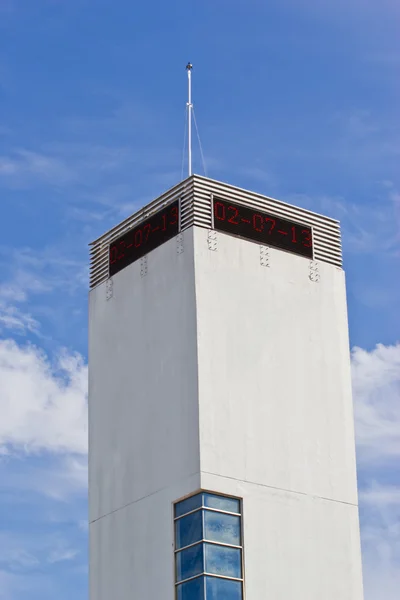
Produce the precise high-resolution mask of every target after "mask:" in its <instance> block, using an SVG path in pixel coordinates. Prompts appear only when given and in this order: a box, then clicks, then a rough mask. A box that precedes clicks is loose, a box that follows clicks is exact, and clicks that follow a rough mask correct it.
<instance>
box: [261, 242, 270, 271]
mask: <svg viewBox="0 0 400 600" xmlns="http://www.w3.org/2000/svg"><path fill="white" fill-rule="evenodd" d="M260 265H261V266H262V267H269V266H270V263H269V248H268V246H260Z"/></svg>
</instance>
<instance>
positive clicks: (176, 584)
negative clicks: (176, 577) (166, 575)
mask: <svg viewBox="0 0 400 600" xmlns="http://www.w3.org/2000/svg"><path fill="white" fill-rule="evenodd" d="M203 575H204V573H198V575H193V576H192V577H188V578H187V579H182V581H176V582H175V587H177V586H178V585H181V584H182V583H187V582H188V581H192V580H193V579H198V578H199V577H203Z"/></svg>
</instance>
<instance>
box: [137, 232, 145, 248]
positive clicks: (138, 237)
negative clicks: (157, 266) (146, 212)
mask: <svg viewBox="0 0 400 600" xmlns="http://www.w3.org/2000/svg"><path fill="white" fill-rule="evenodd" d="M142 239H143V234H142V230H141V229H138V230H137V232H136V233H135V248H139V246H140V244H141V243H142Z"/></svg>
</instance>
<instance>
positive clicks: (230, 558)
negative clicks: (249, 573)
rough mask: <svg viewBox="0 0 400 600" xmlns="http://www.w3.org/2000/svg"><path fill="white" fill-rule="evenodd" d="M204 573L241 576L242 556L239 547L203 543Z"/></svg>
mask: <svg viewBox="0 0 400 600" xmlns="http://www.w3.org/2000/svg"><path fill="white" fill-rule="evenodd" d="M204 554H205V570H206V573H214V574H215V575H224V577H236V578H238V579H239V578H241V577H242V556H241V550H240V549H239V548H229V546H219V545H218V544H204Z"/></svg>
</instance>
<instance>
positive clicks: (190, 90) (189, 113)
mask: <svg viewBox="0 0 400 600" xmlns="http://www.w3.org/2000/svg"><path fill="white" fill-rule="evenodd" d="M192 69H193V65H192V63H190V62H189V63H188V64H187V65H186V70H187V74H188V101H187V103H186V106H187V108H188V171H189V177H190V176H191V174H192V110H193V104H192Z"/></svg>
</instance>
